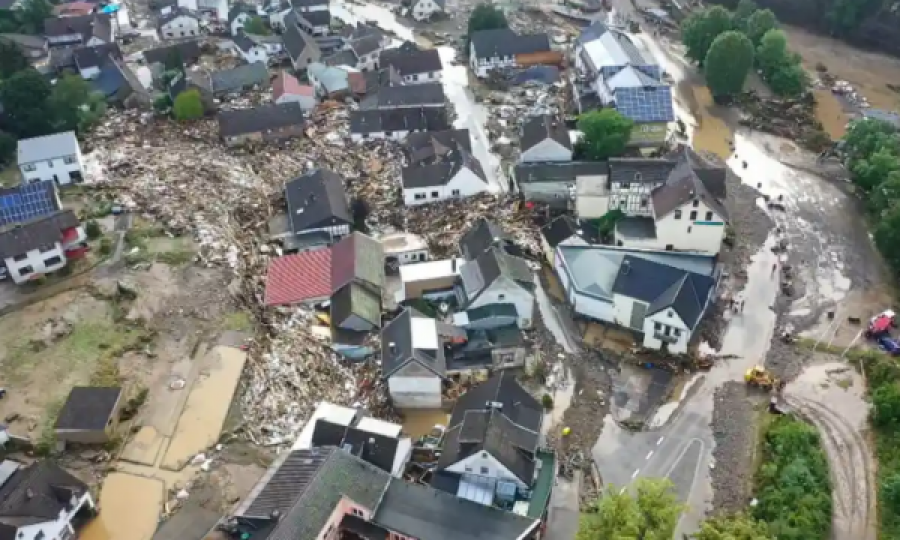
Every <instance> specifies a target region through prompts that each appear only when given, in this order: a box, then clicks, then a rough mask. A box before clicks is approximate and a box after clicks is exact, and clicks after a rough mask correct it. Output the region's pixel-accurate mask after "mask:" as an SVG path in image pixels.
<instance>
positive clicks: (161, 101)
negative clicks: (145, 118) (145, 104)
mask: <svg viewBox="0 0 900 540" xmlns="http://www.w3.org/2000/svg"><path fill="white" fill-rule="evenodd" d="M171 108H172V98H170V97H169V96H168V95H162V96H159V97H158V98H156V100H154V101H153V110H154V111H156V112H159V113H164V112H166V111H168V110H169V109H171Z"/></svg>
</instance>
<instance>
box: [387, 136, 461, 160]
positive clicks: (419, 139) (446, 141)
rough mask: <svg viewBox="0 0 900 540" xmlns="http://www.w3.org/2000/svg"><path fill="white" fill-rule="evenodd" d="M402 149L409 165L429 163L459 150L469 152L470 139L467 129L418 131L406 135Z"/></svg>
mask: <svg viewBox="0 0 900 540" xmlns="http://www.w3.org/2000/svg"><path fill="white" fill-rule="evenodd" d="M403 147H404V150H405V152H406V157H407V159H408V160H409V163H419V162H429V161H431V160H433V159H435V158H441V157H442V156H445V155H447V154H449V153H450V152H452V151H454V150H458V149H460V148H462V149H464V150H466V151H467V152H471V151H472V138H471V136H470V135H469V130H468V129H448V130H445V131H420V132H416V133H410V134H409V135H407V137H406V140H405V141H404V142H403Z"/></svg>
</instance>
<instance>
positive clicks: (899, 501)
mask: <svg viewBox="0 0 900 540" xmlns="http://www.w3.org/2000/svg"><path fill="white" fill-rule="evenodd" d="M879 500H880V501H881V502H882V504H886V505H889V506H890V507H891V508H898V507H900V474H898V473H894V474H892V475H891V476H889V477H888V478H885V479H884V480H882V482H881V495H880V497H879Z"/></svg>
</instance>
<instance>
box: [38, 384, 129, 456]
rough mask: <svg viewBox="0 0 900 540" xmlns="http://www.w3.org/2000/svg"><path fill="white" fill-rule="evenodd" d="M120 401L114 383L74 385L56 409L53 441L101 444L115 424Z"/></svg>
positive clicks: (111, 433)
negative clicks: (54, 437) (107, 384)
mask: <svg viewBox="0 0 900 540" xmlns="http://www.w3.org/2000/svg"><path fill="white" fill-rule="evenodd" d="M123 405H124V401H123V400H122V389H121V388H119V387H118V386H115V387H106V386H75V387H73V388H72V390H71V391H70V392H69V397H67V398H66V402H65V403H64V404H63V406H62V409H60V411H59V416H57V418H56V424H54V426H53V432H54V433H55V434H56V440H57V441H63V442H72V443H81V444H105V443H107V442H108V441H109V440H110V439H111V438H112V436H113V435H114V433H115V430H116V428H117V427H118V425H119V410H120V409H121V407H122V406H123Z"/></svg>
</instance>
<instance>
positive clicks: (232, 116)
mask: <svg viewBox="0 0 900 540" xmlns="http://www.w3.org/2000/svg"><path fill="white" fill-rule="evenodd" d="M218 119H219V136H220V137H221V138H222V140H223V141H225V144H226V145H228V146H237V145H240V144H245V143H247V142H249V141H262V142H273V141H280V140H285V139H290V138H294V137H302V136H303V128H304V126H305V125H306V113H305V112H304V111H303V107H301V106H300V104H299V103H283V104H278V103H274V104H269V105H260V106H259V107H254V108H253V109H234V110H231V111H222V112H220V113H219V116H218Z"/></svg>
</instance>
